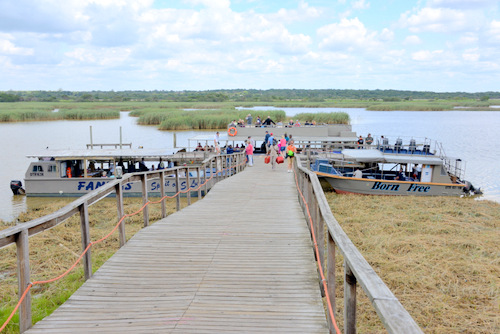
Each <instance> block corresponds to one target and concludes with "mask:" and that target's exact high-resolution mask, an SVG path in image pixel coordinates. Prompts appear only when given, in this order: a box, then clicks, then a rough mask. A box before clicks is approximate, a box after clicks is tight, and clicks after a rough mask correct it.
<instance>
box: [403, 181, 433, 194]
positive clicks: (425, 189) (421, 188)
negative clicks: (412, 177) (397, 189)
mask: <svg viewBox="0 0 500 334" xmlns="http://www.w3.org/2000/svg"><path fill="white" fill-rule="evenodd" d="M429 190H431V187H429V186H419V185H418V184H415V183H412V184H410V187H409V188H408V190H407V191H411V192H419V193H426V192H429Z"/></svg>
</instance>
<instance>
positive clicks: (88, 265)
mask: <svg viewBox="0 0 500 334" xmlns="http://www.w3.org/2000/svg"><path fill="white" fill-rule="evenodd" d="M78 209H79V210H80V227H81V230H82V250H83V251H84V250H85V249H87V247H88V245H90V224H89V206H88V204H87V202H84V203H82V204H81V205H80V207H79V208H78ZM90 253H91V249H90V248H89V249H88V251H87V253H85V255H84V256H83V258H82V260H83V272H84V274H85V280H88V279H89V278H91V277H92V257H91V255H90Z"/></svg>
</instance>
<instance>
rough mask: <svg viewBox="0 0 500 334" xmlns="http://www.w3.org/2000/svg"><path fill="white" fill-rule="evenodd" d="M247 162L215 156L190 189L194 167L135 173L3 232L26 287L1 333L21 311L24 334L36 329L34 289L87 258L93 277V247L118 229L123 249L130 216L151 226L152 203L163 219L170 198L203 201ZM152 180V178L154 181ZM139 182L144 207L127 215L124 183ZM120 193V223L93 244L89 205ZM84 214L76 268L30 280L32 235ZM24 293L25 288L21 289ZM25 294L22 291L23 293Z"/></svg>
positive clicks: (0, 234)
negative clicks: (154, 187)
mask: <svg viewBox="0 0 500 334" xmlns="http://www.w3.org/2000/svg"><path fill="white" fill-rule="evenodd" d="M214 165H215V172H212V171H213V170H214V168H213V166H214ZM245 165H246V162H245V156H244V154H242V153H240V154H233V155H218V156H214V157H212V158H209V159H206V160H205V161H203V162H202V164H201V166H200V167H196V168H197V170H198V173H197V175H198V185H197V186H196V187H190V186H189V185H190V180H189V169H191V168H192V167H187V166H185V167H177V168H173V169H167V170H164V171H160V172H158V171H157V172H154V173H152V172H145V173H137V174H132V175H126V176H124V178H123V179H121V180H115V181H113V182H110V183H109V184H107V185H105V186H103V187H102V188H100V189H98V190H95V191H93V192H92V193H89V194H87V195H85V196H83V197H81V198H80V199H78V200H75V201H74V202H73V203H71V204H69V205H67V206H66V207H64V208H63V209H61V210H59V211H57V212H55V213H53V214H51V215H49V216H50V217H47V216H46V217H42V218H40V219H36V220H34V221H31V222H27V223H24V224H22V225H18V226H16V227H13V228H10V229H6V230H3V231H0V248H2V247H5V246H7V245H9V244H11V243H14V242H15V243H16V244H17V254H18V267H20V269H19V270H18V281H19V286H20V287H23V286H25V288H24V290H23V291H22V294H21V296H20V297H19V301H18V303H17V304H16V306H15V307H14V309H13V311H12V312H11V314H10V315H9V317H8V318H7V320H6V321H5V322H4V324H3V325H2V326H1V327H0V332H1V331H3V330H4V329H5V327H6V326H7V325H8V324H9V322H10V321H11V320H12V318H13V316H14V315H15V313H16V312H17V311H18V310H19V311H20V312H19V313H20V314H19V329H20V332H21V333H22V332H24V331H26V330H27V329H29V328H30V327H31V326H32V320H31V297H30V290H31V288H32V287H33V286H35V285H40V284H47V283H51V282H55V281H57V280H60V279H61V278H63V277H65V276H66V275H68V274H69V273H70V272H71V271H72V270H73V269H74V268H75V267H76V266H77V265H78V263H80V261H81V260H82V259H83V260H84V272H85V279H88V278H90V277H91V275H92V267H91V258H90V256H89V250H90V249H91V247H92V246H93V245H95V244H98V243H100V242H102V241H104V240H106V239H107V238H109V237H110V236H111V235H112V234H113V233H114V232H115V231H116V230H118V229H120V247H121V246H123V244H124V243H125V240H126V239H125V231H124V224H123V221H124V220H125V218H127V217H132V216H134V215H137V214H139V213H140V212H143V213H144V221H145V226H148V225H149V217H148V213H147V207H148V206H149V204H158V203H161V204H162V218H164V217H166V210H165V207H164V205H165V200H166V199H168V198H177V211H178V210H180V195H181V194H187V198H188V203H187V204H188V205H190V204H191V201H190V195H191V192H194V191H198V196H199V198H201V188H202V187H205V194H206V192H207V189H208V184H209V183H210V182H211V181H212V180H214V179H215V180H216V181H219V180H220V179H221V178H226V177H229V176H232V175H234V174H235V173H238V172H240V171H242V170H243V169H244V168H245ZM207 166H208V168H210V171H211V172H210V177H209V178H207ZM202 168H203V170H204V171H205V172H204V173H203V175H204V181H203V182H201V173H200V170H201V169H202ZM182 172H183V173H185V175H186V179H187V180H186V181H187V185H188V187H187V189H186V190H180V189H179V188H180V187H179V174H180V173H182ZM166 173H167V174H175V178H176V193H175V194H173V195H170V196H169V195H166V194H165V193H164V191H165V189H164V183H165V182H164V176H165V174H166ZM148 174H149V175H150V176H151V178H155V177H159V178H160V180H161V198H160V199H159V200H157V201H149V200H148V199H147V187H146V186H145V184H146V183H147V180H148V177H147V176H148ZM151 178H150V179H151ZM135 180H140V181H141V182H142V185H143V187H142V189H143V205H142V207H141V208H140V209H139V210H137V211H136V212H133V213H130V214H123V196H122V195H123V194H122V192H121V187H122V185H123V184H124V183H126V182H131V181H135ZM113 191H116V198H117V202H118V207H119V209H118V211H119V212H118V215H119V221H118V223H117V224H116V225H115V226H114V228H113V229H112V230H111V231H110V232H109V233H108V234H107V235H105V236H104V237H102V238H101V239H99V240H96V241H93V242H90V240H89V239H90V238H89V233H88V232H89V231H88V229H89V227H88V226H89V224H88V223H89V222H88V206H90V205H91V204H93V203H96V202H97V201H99V200H100V199H102V198H104V197H106V196H108V195H109V194H110V193H111V192H113ZM78 212H79V213H80V217H81V223H82V240H84V239H86V241H84V242H83V246H84V247H83V248H84V249H83V251H82V253H81V254H80V256H79V257H78V259H77V260H76V261H75V262H74V263H73V265H72V266H70V267H69V268H68V269H67V270H66V271H65V272H63V273H62V274H61V275H59V276H57V277H55V278H52V279H48V280H40V281H33V282H30V281H29V255H28V253H29V252H28V236H29V235H34V234H37V233H39V232H41V231H44V230H46V229H47V228H50V227H54V226H56V225H58V224H60V223H62V222H64V221H65V220H66V219H68V218H70V217H71V216H73V215H74V214H76V213H78ZM20 290H21V289H20ZM20 293H21V291H20Z"/></svg>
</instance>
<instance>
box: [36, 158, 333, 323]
mask: <svg viewBox="0 0 500 334" xmlns="http://www.w3.org/2000/svg"><path fill="white" fill-rule="evenodd" d="M255 160H256V164H255V166H254V167H248V168H247V169H246V170H245V171H244V172H242V173H239V174H237V175H235V176H233V177H231V178H229V179H226V180H224V181H222V182H219V183H217V184H216V185H215V186H214V188H213V189H212V190H211V191H210V192H209V194H208V195H207V196H206V197H205V198H204V199H203V200H201V201H198V202H196V203H194V204H192V205H191V206H188V207H186V208H184V209H183V210H181V211H179V212H176V213H174V214H172V215H170V216H168V217H167V218H165V219H162V220H160V221H158V222H156V223H154V224H153V225H151V226H149V227H147V228H145V229H143V230H141V231H140V232H138V233H137V234H136V235H135V236H134V237H133V238H132V239H131V240H130V241H129V242H128V243H127V244H126V245H125V246H124V247H122V248H121V249H120V250H119V251H118V252H117V253H116V254H115V255H114V256H113V257H112V258H110V259H109V260H108V261H107V262H106V263H105V264H104V265H103V266H102V267H101V268H100V269H99V270H98V271H97V272H96V273H95V274H94V276H93V277H92V278H91V279H89V280H88V281H87V282H86V283H85V284H84V285H83V286H82V287H81V288H80V289H79V290H78V291H77V292H75V293H74V294H73V296H72V297H71V298H70V299H69V300H68V301H66V302H65V303H64V304H63V305H62V306H61V307H59V309H57V310H56V311H55V312H54V313H53V314H52V315H50V316H48V317H47V318H45V319H43V320H42V321H40V322H38V323H37V324H36V325H35V326H34V327H33V328H32V329H30V330H29V331H27V333H68V332H71V333H88V332H99V333H128V332H133V333H241V332H245V333H328V328H327V323H326V318H325V314H324V309H323V304H322V300H321V296H320V292H319V288H318V286H319V282H318V276H317V270H316V264H315V261H314V256H313V250H312V245H311V240H310V234H309V231H308V228H307V225H306V221H305V218H304V215H303V213H302V211H301V209H300V205H299V203H298V196H297V190H296V187H295V183H294V182H295V181H294V174H291V173H287V172H286V166H285V165H284V164H283V165H279V166H278V168H277V170H271V166H270V165H264V163H263V157H255Z"/></svg>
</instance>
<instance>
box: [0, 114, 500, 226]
mask: <svg viewBox="0 0 500 334" xmlns="http://www.w3.org/2000/svg"><path fill="white" fill-rule="evenodd" d="M256 109H273V108H270V107H259V108H256ZM280 109H282V110H285V112H286V114H287V115H289V116H293V115H295V114H297V113H300V112H331V111H343V112H347V113H348V114H349V115H350V117H351V124H352V128H353V131H355V132H357V133H358V135H362V136H363V137H365V136H366V135H367V134H368V133H371V134H372V136H377V137H378V136H380V135H384V136H385V137H387V138H389V139H390V140H391V143H393V142H394V140H395V139H396V138H398V137H401V138H403V140H404V141H405V142H407V141H408V140H405V139H406V138H411V137H414V138H424V137H427V138H431V139H433V140H437V141H439V142H441V143H442V144H443V146H444V148H445V152H446V154H447V155H448V156H450V157H456V158H461V159H462V160H464V161H466V163H467V165H466V177H465V179H466V180H469V181H471V182H472V184H473V185H474V186H476V187H481V189H482V190H483V191H484V193H485V194H484V196H482V198H484V199H489V200H494V201H497V202H499V203H500V173H499V172H498V164H499V163H500V146H499V145H498V144H496V142H495V141H496V139H497V132H498V129H500V111H499V112H496V111H495V112H482V111H462V110H455V111H442V112H429V111H425V112H422V111H367V110H365V109H345V108H342V109H340V108H322V109H317V108H313V109H308V108H280ZM90 126H92V139H93V140H92V141H93V143H118V142H119V141H120V127H121V128H122V142H123V143H132V145H133V147H138V146H143V147H144V148H171V147H173V146H174V133H175V139H176V144H177V146H178V147H183V146H188V139H189V138H192V137H194V136H196V135H199V134H212V133H213V132H214V131H182V132H171V131H159V130H157V129H156V127H151V126H140V125H137V124H136V118H133V117H129V116H128V113H121V117H120V119H116V120H91V121H55V122H22V123H4V124H0V139H1V142H2V146H1V148H0V152H1V157H2V162H1V163H0V219H2V220H4V221H11V220H14V219H15V218H16V217H17V215H18V214H19V213H20V212H23V211H25V210H26V209H27V206H28V205H30V204H31V203H35V202H36V201H40V200H43V201H47V200H50V199H36V198H26V197H25V196H13V195H12V192H11V190H10V181H11V180H22V181H23V184H24V174H25V172H26V169H27V168H28V165H29V163H30V160H29V159H28V158H26V155H29V154H36V153H40V152H41V151H43V150H45V149H46V148H47V147H48V148H50V149H82V148H85V145H86V144H88V143H90Z"/></svg>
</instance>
